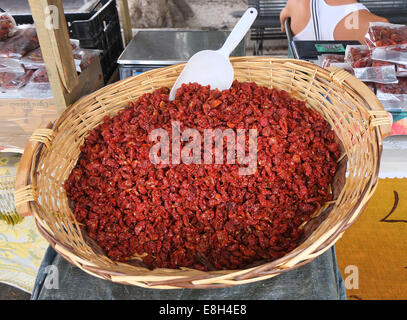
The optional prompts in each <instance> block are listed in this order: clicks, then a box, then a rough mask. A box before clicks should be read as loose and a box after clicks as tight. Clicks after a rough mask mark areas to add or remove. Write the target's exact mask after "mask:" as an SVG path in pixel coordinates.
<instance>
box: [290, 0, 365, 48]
mask: <svg viewBox="0 0 407 320" xmlns="http://www.w3.org/2000/svg"><path fill="white" fill-rule="evenodd" d="M309 4H310V7H309V10H310V16H311V17H310V19H309V21H308V24H307V25H306V26H305V28H304V29H303V30H301V31H300V32H299V33H298V34H296V35H295V36H294V40H335V39H334V32H335V28H336V26H337V25H338V23H339V22H340V21H342V20H343V19H344V18H345V17H346V16H348V15H349V14H351V13H353V12H356V11H359V10H367V8H366V7H365V5H363V4H361V3H352V4H345V5H338V6H332V5H329V4H327V3H326V2H325V1H324V0H309Z"/></svg>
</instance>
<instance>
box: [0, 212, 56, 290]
mask: <svg viewBox="0 0 407 320" xmlns="http://www.w3.org/2000/svg"><path fill="white" fill-rule="evenodd" d="M47 247H48V242H47V241H46V240H45V239H44V238H42V237H41V235H40V234H39V232H38V231H37V228H36V226H35V223H34V220H33V217H27V218H24V219H23V221H22V222H20V223H19V224H16V225H14V226H11V225H9V224H7V223H5V222H4V221H0V282H3V283H7V284H9V285H12V286H15V287H18V288H20V289H22V290H24V291H26V292H28V293H31V292H32V290H33V288H34V283H35V277H36V275H37V272H38V268H39V267H40V264H41V261H42V258H43V256H44V254H45V250H46V249H47Z"/></svg>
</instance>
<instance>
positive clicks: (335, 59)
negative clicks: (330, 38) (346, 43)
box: [319, 54, 345, 68]
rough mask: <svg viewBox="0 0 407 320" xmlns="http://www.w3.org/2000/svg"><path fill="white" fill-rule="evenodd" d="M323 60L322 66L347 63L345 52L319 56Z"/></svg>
mask: <svg viewBox="0 0 407 320" xmlns="http://www.w3.org/2000/svg"><path fill="white" fill-rule="evenodd" d="M319 59H320V60H321V62H320V65H321V67H322V68H328V67H329V66H331V65H332V64H335V65H337V64H343V63H345V56H344V55H343V54H323V55H321V56H319Z"/></svg>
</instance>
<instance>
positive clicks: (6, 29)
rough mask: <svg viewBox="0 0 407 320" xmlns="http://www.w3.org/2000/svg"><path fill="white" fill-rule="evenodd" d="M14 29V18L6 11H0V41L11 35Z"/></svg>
mask: <svg viewBox="0 0 407 320" xmlns="http://www.w3.org/2000/svg"><path fill="white" fill-rule="evenodd" d="M15 29H16V22H15V21H14V18H13V17H12V16H11V15H10V14H8V13H7V12H0V41H1V40H5V39H7V38H9V37H11V36H12V35H13V34H14V32H15Z"/></svg>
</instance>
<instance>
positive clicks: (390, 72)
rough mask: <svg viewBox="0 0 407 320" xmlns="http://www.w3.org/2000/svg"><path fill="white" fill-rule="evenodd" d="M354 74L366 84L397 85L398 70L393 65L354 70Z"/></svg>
mask: <svg viewBox="0 0 407 320" xmlns="http://www.w3.org/2000/svg"><path fill="white" fill-rule="evenodd" d="M353 73H354V75H355V77H356V78H358V79H359V80H361V81H365V82H375V83H386V84H392V83H397V77H396V68H395V66H394V65H393V64H392V65H387V66H381V67H364V68H353Z"/></svg>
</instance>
